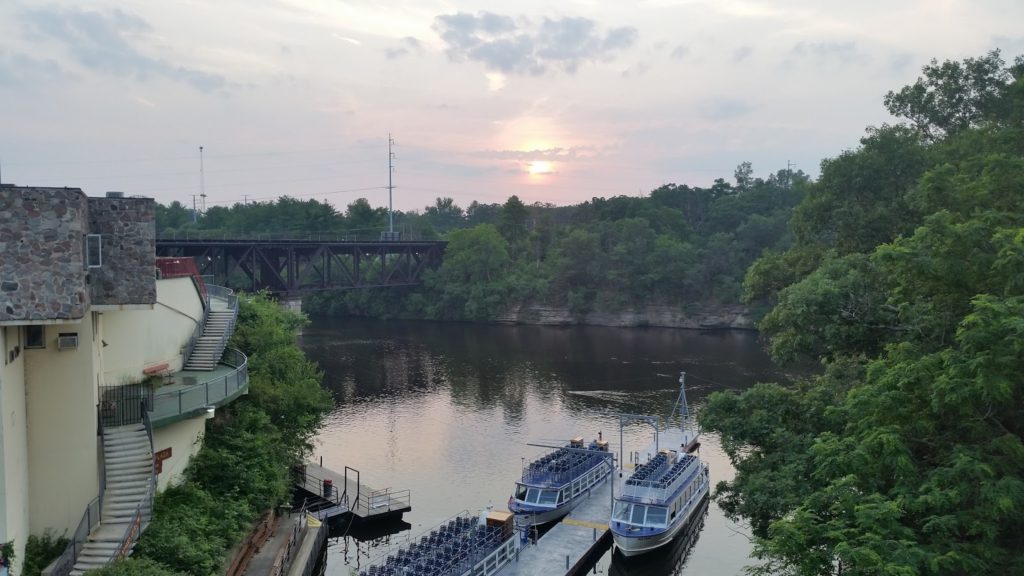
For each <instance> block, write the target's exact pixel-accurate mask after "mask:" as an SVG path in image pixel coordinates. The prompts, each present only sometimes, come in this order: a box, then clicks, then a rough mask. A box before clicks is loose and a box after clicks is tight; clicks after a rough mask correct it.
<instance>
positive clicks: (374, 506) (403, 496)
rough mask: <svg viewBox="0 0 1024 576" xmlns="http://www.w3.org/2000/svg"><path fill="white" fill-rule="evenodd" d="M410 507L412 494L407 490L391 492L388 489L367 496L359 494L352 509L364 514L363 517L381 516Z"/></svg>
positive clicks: (375, 491)
mask: <svg viewBox="0 0 1024 576" xmlns="http://www.w3.org/2000/svg"><path fill="white" fill-rule="evenodd" d="M411 506H412V492H411V491H409V490H397V491H392V490H391V489H390V488H383V489H381V490H374V491H373V492H370V493H368V494H360V495H359V498H358V499H357V501H356V503H355V506H353V507H352V508H353V509H355V510H359V511H362V512H364V514H363V515H364V516H372V515H374V514H382V513H384V512H390V511H392V510H402V509H404V508H409V507H411Z"/></svg>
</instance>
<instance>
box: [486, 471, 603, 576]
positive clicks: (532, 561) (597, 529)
mask: <svg viewBox="0 0 1024 576" xmlns="http://www.w3.org/2000/svg"><path fill="white" fill-rule="evenodd" d="M615 480H616V479H615V471H613V472H612V474H611V476H609V478H608V479H607V480H606V481H605V482H604V483H603V484H602V485H600V486H598V487H596V488H594V489H593V490H591V492H590V496H589V497H588V498H587V499H586V500H584V501H583V502H581V503H580V504H579V506H577V507H576V508H575V509H574V510H573V511H572V512H570V513H569V515H568V516H566V517H565V518H563V519H562V520H561V521H560V522H559V523H558V524H556V525H555V526H554V527H553V528H551V530H549V531H548V533H547V534H545V535H544V536H542V537H541V538H540V539H539V540H537V543H536V544H533V543H530V544H527V545H526V546H524V547H523V548H522V549H521V550H520V551H519V556H518V558H517V559H516V560H513V561H512V562H511V563H510V564H509V565H508V566H505V568H504V569H503V570H502V571H501V572H500V576H537V574H556V573H557V574H565V575H566V576H572V575H574V574H579V573H581V571H582V570H583V569H584V568H585V567H587V566H589V565H590V563H591V561H592V560H594V559H595V557H597V556H600V555H601V554H603V553H604V551H605V550H607V549H608V547H609V546H610V545H611V541H612V533H611V530H609V529H608V519H609V518H611V513H612V499H611V498H612V495H611V491H612V482H614V481H615Z"/></svg>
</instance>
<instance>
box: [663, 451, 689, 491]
mask: <svg viewBox="0 0 1024 576" xmlns="http://www.w3.org/2000/svg"><path fill="white" fill-rule="evenodd" d="M694 459H695V457H694V456H691V455H690V454H686V455H685V456H683V457H682V458H680V459H679V461H678V462H676V465H675V466H673V467H672V468H671V469H670V470H669V471H668V473H666V474H665V475H664V476H662V477H661V479H660V480H658V484H660V485H661V487H663V488H664V487H667V486H670V485H671V484H672V483H673V482H675V480H676V478H678V477H679V476H680V475H681V474H682V473H683V471H684V470H686V467H687V466H689V465H690V462H692V461H693V460H694Z"/></svg>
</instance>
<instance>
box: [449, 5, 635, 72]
mask: <svg viewBox="0 0 1024 576" xmlns="http://www.w3.org/2000/svg"><path fill="white" fill-rule="evenodd" d="M434 30H436V31H437V33H438V34H439V35H440V36H441V40H443V41H444V43H445V45H446V46H447V53H448V55H449V56H450V57H451V58H453V59H455V60H471V61H475V62H480V63H482V64H484V66H486V67H487V68H489V69H491V70H495V71H498V72H502V73H504V74H533V75H540V74H544V73H545V72H547V71H548V70H550V69H557V70H561V71H564V72H567V73H569V74H573V73H575V72H576V71H577V70H578V69H579V67H580V66H581V65H583V64H586V63H590V62H596V61H601V60H608V59H611V58H613V57H614V56H615V54H616V53H618V52H622V51H624V50H626V49H628V48H630V47H631V46H633V45H634V44H635V43H636V40H637V31H636V29H635V28H632V27H628V26H623V27H619V28H612V29H610V30H608V31H606V32H604V33H602V32H601V31H599V30H598V29H597V25H596V23H595V22H594V21H593V20H590V19H588V18H580V17H567V18H558V19H551V18H543V19H542V20H541V21H540V23H539V24H536V23H534V22H532V21H530V20H529V19H527V18H520V19H519V20H518V21H517V20H514V19H512V18H511V17H509V16H504V15H501V14H494V13H491V12H479V13H477V14H475V15H474V14H467V13H464V12H459V13H457V14H445V15H441V16H438V17H436V18H435V19H434Z"/></svg>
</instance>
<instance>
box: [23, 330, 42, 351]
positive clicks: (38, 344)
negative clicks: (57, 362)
mask: <svg viewBox="0 0 1024 576" xmlns="http://www.w3.org/2000/svg"><path fill="white" fill-rule="evenodd" d="M25 348H26V349H28V348H46V326H25Z"/></svg>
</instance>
